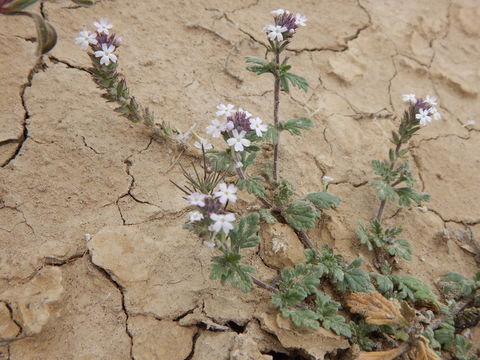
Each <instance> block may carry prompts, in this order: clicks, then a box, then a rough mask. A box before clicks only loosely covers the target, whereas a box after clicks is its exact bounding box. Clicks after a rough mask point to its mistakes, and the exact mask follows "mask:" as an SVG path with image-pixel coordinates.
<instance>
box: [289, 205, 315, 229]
mask: <svg viewBox="0 0 480 360" xmlns="http://www.w3.org/2000/svg"><path fill="white" fill-rule="evenodd" d="M282 215H283V216H284V217H285V220H286V221H287V223H288V224H289V225H290V226H292V227H293V228H294V229H295V230H298V231H307V230H309V229H311V228H313V227H314V226H315V220H316V219H317V217H319V216H320V213H319V212H318V210H317V209H315V207H314V206H312V205H311V204H310V203H309V202H307V201H305V200H295V201H293V202H292V203H291V204H290V205H288V206H287V208H286V209H284V210H283V211H282Z"/></svg>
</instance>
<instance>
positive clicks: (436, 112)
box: [428, 106, 442, 120]
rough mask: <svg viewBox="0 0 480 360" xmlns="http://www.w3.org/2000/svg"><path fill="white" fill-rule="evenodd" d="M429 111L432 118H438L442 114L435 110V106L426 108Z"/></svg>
mask: <svg viewBox="0 0 480 360" xmlns="http://www.w3.org/2000/svg"><path fill="white" fill-rule="evenodd" d="M428 110H429V112H430V115H432V117H433V120H440V119H441V118H442V114H440V113H439V112H438V110H437V108H436V107H433V106H432V107H431V108H430V109H428Z"/></svg>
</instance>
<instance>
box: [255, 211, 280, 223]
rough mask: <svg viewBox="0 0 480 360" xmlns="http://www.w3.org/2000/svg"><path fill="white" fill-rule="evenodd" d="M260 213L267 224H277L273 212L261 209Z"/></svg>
mask: <svg viewBox="0 0 480 360" xmlns="http://www.w3.org/2000/svg"><path fill="white" fill-rule="evenodd" d="M258 213H259V214H260V217H261V218H262V219H263V220H265V222H266V223H267V224H274V223H276V222H277V219H276V218H275V216H273V215H272V212H271V210H269V209H260V210H259V211H258Z"/></svg>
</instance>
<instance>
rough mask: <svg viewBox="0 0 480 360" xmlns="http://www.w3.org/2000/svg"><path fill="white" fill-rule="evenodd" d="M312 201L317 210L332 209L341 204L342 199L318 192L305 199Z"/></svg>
mask: <svg viewBox="0 0 480 360" xmlns="http://www.w3.org/2000/svg"><path fill="white" fill-rule="evenodd" d="M304 199H305V200H308V201H310V202H311V203H312V204H313V205H315V207H316V208H317V209H330V208H332V207H337V206H338V205H339V204H340V198H339V197H338V196H335V195H333V194H330V193H328V192H316V193H311V194H308V195H307V196H305V197H304Z"/></svg>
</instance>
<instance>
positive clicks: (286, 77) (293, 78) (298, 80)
mask: <svg viewBox="0 0 480 360" xmlns="http://www.w3.org/2000/svg"><path fill="white" fill-rule="evenodd" d="M288 82H290V84H292V86H295V87H297V88H299V89H302V90H303V91H305V92H307V90H308V82H307V80H306V79H305V78H303V77H301V76H298V75H295V74H292V73H289V72H287V73H281V74H280V87H281V89H282V90H283V91H285V92H287V93H288V92H290V88H289V85H288Z"/></svg>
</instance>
